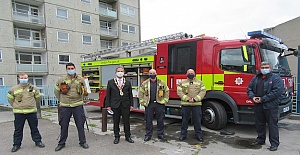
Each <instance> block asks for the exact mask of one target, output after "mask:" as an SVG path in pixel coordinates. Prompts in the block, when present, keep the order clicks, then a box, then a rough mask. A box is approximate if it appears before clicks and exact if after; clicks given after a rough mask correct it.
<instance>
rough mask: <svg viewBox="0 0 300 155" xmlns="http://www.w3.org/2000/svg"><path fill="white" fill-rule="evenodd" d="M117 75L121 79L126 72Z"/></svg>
mask: <svg viewBox="0 0 300 155" xmlns="http://www.w3.org/2000/svg"><path fill="white" fill-rule="evenodd" d="M116 75H117V77H119V78H120V77H123V75H124V72H117V73H116Z"/></svg>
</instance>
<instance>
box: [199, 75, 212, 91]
mask: <svg viewBox="0 0 300 155" xmlns="http://www.w3.org/2000/svg"><path fill="white" fill-rule="evenodd" d="M201 81H202V82H203V83H204V85H205V88H206V90H212V89H213V87H212V86H213V76H212V74H202V79H201Z"/></svg>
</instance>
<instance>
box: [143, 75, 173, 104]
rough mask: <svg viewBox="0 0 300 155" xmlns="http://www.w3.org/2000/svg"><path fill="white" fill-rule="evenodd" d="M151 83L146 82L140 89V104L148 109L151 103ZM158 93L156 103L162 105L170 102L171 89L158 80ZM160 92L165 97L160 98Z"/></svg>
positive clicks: (149, 80) (148, 80)
mask: <svg viewBox="0 0 300 155" xmlns="http://www.w3.org/2000/svg"><path fill="white" fill-rule="evenodd" d="M150 82H151V79H150V78H149V79H147V80H145V81H144V82H143V83H142V85H141V86H140V88H139V93H138V98H139V101H140V104H141V105H143V106H145V107H147V106H148V104H149V101H150ZM156 82H157V91H156V101H157V102H158V103H160V104H167V103H168V102H169V87H168V86H167V85H166V84H165V83H164V82H163V81H162V80H160V79H157V78H156ZM159 91H162V93H163V96H162V97H160V96H159Z"/></svg>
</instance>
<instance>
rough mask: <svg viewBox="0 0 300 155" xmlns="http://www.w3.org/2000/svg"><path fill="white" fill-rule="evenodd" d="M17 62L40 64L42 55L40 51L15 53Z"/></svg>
mask: <svg viewBox="0 0 300 155" xmlns="http://www.w3.org/2000/svg"><path fill="white" fill-rule="evenodd" d="M16 59H17V63H18V64H42V55H41V54H40V53H19V52H17V53H16Z"/></svg>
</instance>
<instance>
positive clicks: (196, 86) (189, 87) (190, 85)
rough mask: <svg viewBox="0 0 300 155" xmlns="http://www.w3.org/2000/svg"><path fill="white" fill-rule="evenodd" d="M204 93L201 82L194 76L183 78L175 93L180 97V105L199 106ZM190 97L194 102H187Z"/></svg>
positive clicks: (204, 89)
mask: <svg viewBox="0 0 300 155" xmlns="http://www.w3.org/2000/svg"><path fill="white" fill-rule="evenodd" d="M205 94H206V88H205V86H204V84H203V82H202V81H200V80H198V79H196V78H194V79H192V80H190V79H186V80H183V81H181V82H180V83H179V84H178V86H177V95H178V96H179V97H180V99H181V105H186V106H200V105H202V102H201V100H202V99H203V98H204V96H205ZM191 98H193V99H194V102H189V100H190V99H191Z"/></svg>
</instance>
